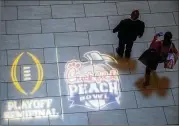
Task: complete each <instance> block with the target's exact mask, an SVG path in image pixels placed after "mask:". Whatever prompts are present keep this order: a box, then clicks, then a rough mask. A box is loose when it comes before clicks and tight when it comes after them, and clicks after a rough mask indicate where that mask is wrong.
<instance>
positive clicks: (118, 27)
mask: <svg viewBox="0 0 179 126" xmlns="http://www.w3.org/2000/svg"><path fill="white" fill-rule="evenodd" d="M122 22H123V21H121V22H120V23H119V24H118V25H117V26H116V27H115V28H114V29H113V33H116V32H118V31H119V29H120V28H121V25H122Z"/></svg>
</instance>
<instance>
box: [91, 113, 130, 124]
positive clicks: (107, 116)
mask: <svg viewBox="0 0 179 126" xmlns="http://www.w3.org/2000/svg"><path fill="white" fill-rule="evenodd" d="M88 118H89V125H127V124H128V123H127V117H126V113H125V110H114V111H99V112H89V113H88Z"/></svg>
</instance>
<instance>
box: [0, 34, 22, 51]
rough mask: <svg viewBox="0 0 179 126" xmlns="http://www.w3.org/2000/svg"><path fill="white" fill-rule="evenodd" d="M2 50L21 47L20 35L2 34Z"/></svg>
mask: <svg viewBox="0 0 179 126" xmlns="http://www.w3.org/2000/svg"><path fill="white" fill-rule="evenodd" d="M0 43H1V47H0V50H5V49H19V40H18V35H1V42H0Z"/></svg>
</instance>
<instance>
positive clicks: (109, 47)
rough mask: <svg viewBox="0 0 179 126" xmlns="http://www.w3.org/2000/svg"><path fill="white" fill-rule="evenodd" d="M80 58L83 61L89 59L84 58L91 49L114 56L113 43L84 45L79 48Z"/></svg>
mask: <svg viewBox="0 0 179 126" xmlns="http://www.w3.org/2000/svg"><path fill="white" fill-rule="evenodd" d="M79 51H80V58H81V60H82V61H85V60H87V59H86V58H84V57H83V56H84V54H85V53H86V52H89V51H98V52H100V53H102V54H108V55H110V56H114V52H113V47H112V45H98V46H83V47H80V48H79Z"/></svg>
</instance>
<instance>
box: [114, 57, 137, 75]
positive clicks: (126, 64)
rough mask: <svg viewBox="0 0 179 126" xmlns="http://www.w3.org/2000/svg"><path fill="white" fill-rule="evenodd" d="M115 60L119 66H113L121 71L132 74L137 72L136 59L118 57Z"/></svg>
mask: <svg viewBox="0 0 179 126" xmlns="http://www.w3.org/2000/svg"><path fill="white" fill-rule="evenodd" d="M115 60H116V61H117V62H118V64H111V66H113V67H115V68H117V69H118V70H119V71H123V72H129V71H131V72H132V71H135V70H136V66H137V62H136V60H134V59H125V58H119V57H117V58H116V59H115Z"/></svg>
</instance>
